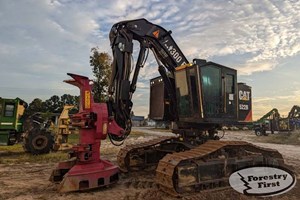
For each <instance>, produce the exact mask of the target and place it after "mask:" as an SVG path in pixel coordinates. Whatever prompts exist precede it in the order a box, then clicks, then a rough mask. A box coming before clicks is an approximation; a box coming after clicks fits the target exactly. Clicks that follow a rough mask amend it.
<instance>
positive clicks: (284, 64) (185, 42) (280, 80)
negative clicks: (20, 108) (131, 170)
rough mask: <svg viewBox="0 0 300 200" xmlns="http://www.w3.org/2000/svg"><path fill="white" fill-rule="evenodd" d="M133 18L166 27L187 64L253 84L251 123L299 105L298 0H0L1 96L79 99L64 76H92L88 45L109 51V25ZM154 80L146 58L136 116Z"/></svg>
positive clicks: (153, 68) (144, 106)
mask: <svg viewBox="0 0 300 200" xmlns="http://www.w3.org/2000/svg"><path fill="white" fill-rule="evenodd" d="M137 18H146V19H147V20H149V21H150V22H152V23H156V24H158V25H160V26H163V27H164V28H165V29H167V30H172V36H173V38H174V40H175V41H176V42H177V44H178V46H179V47H180V48H181V50H182V51H183V53H184V54H185V55H186V57H187V59H188V60H190V61H192V59H193V58H201V59H206V60H208V61H213V62H216V63H220V64H222V65H225V66H228V67H231V68H234V69H236V70H237V71H238V82H245V83H247V84H248V85H250V86H251V87H252V92H253V95H252V98H253V115H254V119H257V118H259V117H260V116H262V115H263V114H265V113H266V112H268V111H270V110H271V109H272V108H277V109H278V110H279V112H280V113H281V115H284V116H286V115H287V113H288V112H289V110H290V109H291V108H292V106H293V105H299V104H300V76H299V75H300V1H298V0H290V1H287V0H252V1H242V0H230V1H222V0H214V1H211V0H207V1H204V0H178V1H174V0H147V1H146V0H110V1H107V0H21V1H17V0H0V70H1V73H0V96H1V97H4V98H15V97H20V98H22V99H24V100H25V101H27V102H29V103H30V102H31V101H32V100H33V99H34V98H40V99H42V100H46V99H48V98H50V97H51V96H52V95H59V96H60V95H62V94H65V93H67V94H73V95H78V94H79V91H78V89H77V88H75V87H74V86H71V85H68V84H66V83H63V80H65V79H68V78H69V77H68V76H67V74H66V73H68V72H70V73H77V74H81V75H85V76H88V77H90V78H92V70H91V66H90V65H89V56H90V50H91V48H93V47H98V48H99V50H100V51H103V52H108V53H109V54H111V48H110V43H109V37H108V33H109V31H110V28H111V27H112V25H113V24H114V23H117V22H119V21H122V20H130V19H137ZM134 45H135V49H137V47H138V44H137V43H134ZM135 53H136V51H135ZM135 56H136V55H135ZM156 76H158V72H157V65H156V64H155V61H154V59H153V56H149V58H148V61H147V62H146V65H145V67H144V68H143V69H142V70H141V72H140V76H139V80H138V88H137V91H136V93H135V94H134V97H133V102H134V107H133V111H134V113H135V114H136V115H143V116H147V115H148V113H149V108H148V107H149V79H151V78H154V77H156Z"/></svg>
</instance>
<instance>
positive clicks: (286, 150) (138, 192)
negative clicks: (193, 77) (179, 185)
mask: <svg viewBox="0 0 300 200" xmlns="http://www.w3.org/2000/svg"><path fill="white" fill-rule="evenodd" d="M135 131H138V132H143V133H144V135H143V136H139V137H135V138H128V140H127V141H126V144H131V143H139V142H143V141H147V140H149V139H153V138H155V137H157V136H159V135H166V134H169V133H167V132H165V131H163V132H160V131H154V130H152V129H145V128H136V129H135ZM222 139H223V140H244V141H249V142H252V143H254V144H256V145H259V146H263V147H267V148H273V149H277V150H278V151H279V152H280V153H281V154H283V156H284V158H285V162H286V163H287V164H289V165H291V166H293V167H294V168H295V171H296V173H297V174H300V156H299V155H300V146H294V145H283V144H271V143H260V142H259V138H258V137H256V136H255V135H254V133H252V132H251V131H228V132H227V133H226V134H225V136H224V138H222ZM119 149H120V147H115V146H113V145H112V144H110V143H109V141H104V142H103V144H102V147H101V150H102V152H103V154H104V156H103V158H105V159H109V160H111V161H112V162H114V163H116V154H117V152H118V150H119ZM2 153H3V152H2ZM3 155H4V154H1V151H0V156H3ZM55 166H56V163H54V162H50V163H30V162H25V163H22V164H0V200H2V199H20V200H31V199H52V200H56V199H67V200H71V199H72V200H73V199H74V200H76V199H78V200H79V199H80V200H82V199H95V200H96V199H97V200H98V199H101V200H106V199H107V200H114V199H117V200H131V199H132V200H134V199H143V200H151V199H155V200H162V199H166V200H173V199H186V200H189V199H218V200H220V199H242V200H243V199H262V197H260V198H258V197H248V196H245V195H242V194H239V193H237V192H235V191H234V190H233V189H227V190H220V191H214V192H209V191H204V192H201V193H198V194H192V195H189V196H185V197H182V198H174V197H172V196H169V195H168V194H166V193H165V192H163V191H161V190H159V189H158V187H157V185H156V184H155V181H154V177H155V175H154V173H155V172H153V171H150V172H149V171H142V172H136V173H130V174H121V177H120V181H119V182H118V183H117V184H115V185H112V186H109V187H106V188H101V189H96V190H92V191H88V192H73V193H65V194H60V193H58V192H57V190H56V187H57V185H55V184H53V183H50V182H49V181H48V178H49V176H50V173H51V170H52V169H53V168H55ZM299 178H300V177H299V175H298V177H297V180H298V181H297V184H296V186H295V187H294V188H293V189H292V190H290V191H289V192H288V193H285V194H283V195H280V196H275V197H268V198H264V199H295V200H296V199H300V183H299Z"/></svg>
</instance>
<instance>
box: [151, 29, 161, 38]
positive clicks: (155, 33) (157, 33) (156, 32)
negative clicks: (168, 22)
mask: <svg viewBox="0 0 300 200" xmlns="http://www.w3.org/2000/svg"><path fill="white" fill-rule="evenodd" d="M152 34H153V35H154V37H156V38H158V36H159V30H157V31H154V32H153V33H152Z"/></svg>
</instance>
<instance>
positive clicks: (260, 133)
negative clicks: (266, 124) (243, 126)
mask: <svg viewBox="0 0 300 200" xmlns="http://www.w3.org/2000/svg"><path fill="white" fill-rule="evenodd" d="M255 135H256V136H262V135H263V133H262V131H261V130H259V129H256V130H255Z"/></svg>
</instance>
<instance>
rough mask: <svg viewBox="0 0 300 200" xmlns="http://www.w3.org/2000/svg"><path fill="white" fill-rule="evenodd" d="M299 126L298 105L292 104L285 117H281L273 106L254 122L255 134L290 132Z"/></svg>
mask: <svg viewBox="0 0 300 200" xmlns="http://www.w3.org/2000/svg"><path fill="white" fill-rule="evenodd" d="M299 128H300V107H299V106H297V105H294V106H293V107H292V108H291V110H290V112H289V114H288V116H287V117H285V118H284V117H281V116H280V114H279V112H278V110H277V109H276V108H273V109H272V110H271V111H269V112H268V113H266V114H265V115H264V116H262V117H261V118H260V119H258V120H257V121H255V122H254V131H255V134H256V135H257V136H261V135H268V134H269V133H272V134H273V133H274V132H290V131H294V130H298V129H299Z"/></svg>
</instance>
